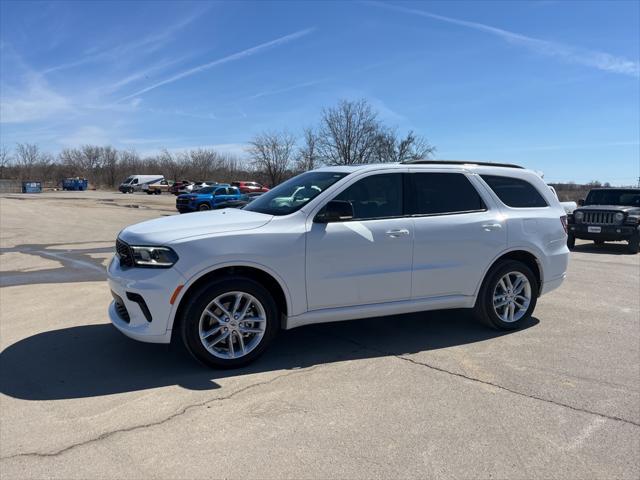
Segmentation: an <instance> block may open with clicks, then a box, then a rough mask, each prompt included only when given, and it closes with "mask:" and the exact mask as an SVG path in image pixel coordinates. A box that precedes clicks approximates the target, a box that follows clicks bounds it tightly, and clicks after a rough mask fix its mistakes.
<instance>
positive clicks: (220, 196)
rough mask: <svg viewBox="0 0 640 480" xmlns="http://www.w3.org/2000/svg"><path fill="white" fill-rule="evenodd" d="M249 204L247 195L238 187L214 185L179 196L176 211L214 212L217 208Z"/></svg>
mask: <svg viewBox="0 0 640 480" xmlns="http://www.w3.org/2000/svg"><path fill="white" fill-rule="evenodd" d="M247 203H248V199H247V198H246V195H243V194H242V193H240V190H238V189H237V188H236V187H230V186H228V185H214V186H212V187H204V188H201V189H200V190H198V191H197V192H193V193H185V194H183V195H178V198H176V209H177V210H178V211H179V212H180V213H187V212H197V211H204V210H213V209H215V208H226V207H233V208H237V207H242V206H244V205H246V204H247Z"/></svg>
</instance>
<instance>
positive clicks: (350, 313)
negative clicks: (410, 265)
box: [284, 295, 475, 330]
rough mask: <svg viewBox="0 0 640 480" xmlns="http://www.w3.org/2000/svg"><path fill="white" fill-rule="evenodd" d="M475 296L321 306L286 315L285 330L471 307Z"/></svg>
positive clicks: (448, 296)
mask: <svg viewBox="0 0 640 480" xmlns="http://www.w3.org/2000/svg"><path fill="white" fill-rule="evenodd" d="M474 303H475V297H472V296H466V295H447V296H443V297H432V298H421V299H412V300H402V301H399V302H387V303H375V304H370V305H358V306H355V307H337V308H323V309H320V310H312V311H309V312H305V313H302V314H300V315H295V316H293V317H287V318H286V319H285V322H284V328H285V330H290V329H292V328H296V327H301V326H302V325H310V324H313V323H327V322H338V321H343V320H356V319H359V318H368V317H382V316H386V315H399V314H402V313H414V312H424V311H428V310H445V309H449V308H473V305H474Z"/></svg>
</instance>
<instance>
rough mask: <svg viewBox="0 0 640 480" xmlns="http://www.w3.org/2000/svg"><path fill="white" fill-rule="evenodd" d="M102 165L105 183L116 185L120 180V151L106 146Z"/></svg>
mask: <svg viewBox="0 0 640 480" xmlns="http://www.w3.org/2000/svg"><path fill="white" fill-rule="evenodd" d="M100 156H101V160H100V167H101V173H102V178H101V179H100V180H101V181H102V183H103V184H104V185H108V186H109V187H115V186H116V184H117V182H118V178H117V175H118V151H117V150H116V149H115V148H113V147H111V146H108V147H104V148H102V151H101V155H100Z"/></svg>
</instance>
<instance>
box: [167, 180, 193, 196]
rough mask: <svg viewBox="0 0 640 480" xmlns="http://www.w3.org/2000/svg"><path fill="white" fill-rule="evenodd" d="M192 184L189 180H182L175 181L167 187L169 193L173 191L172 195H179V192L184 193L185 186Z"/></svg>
mask: <svg viewBox="0 0 640 480" xmlns="http://www.w3.org/2000/svg"><path fill="white" fill-rule="evenodd" d="M190 185H193V182H190V181H189V180H182V181H180V182H175V183H174V184H173V185H171V186H170V187H169V193H173V194H174V195H180V194H181V193H185V191H186V190H188V188H187V187H189V186H190Z"/></svg>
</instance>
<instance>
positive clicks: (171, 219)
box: [119, 208, 273, 245]
mask: <svg viewBox="0 0 640 480" xmlns="http://www.w3.org/2000/svg"><path fill="white" fill-rule="evenodd" d="M272 218H273V216H271V215H265V214H263V213H257V212H249V211H247V210H240V209H236V208H225V209H223V210H209V211H206V212H194V213H189V214H187V215H171V216H168V217H161V218H156V219H154V220H148V221H146V222H142V223H136V224H135V225H131V226H129V227H127V228H125V229H124V230H122V231H121V232H120V235H119V237H120V238H121V239H122V240H124V241H125V242H127V243H128V244H130V245H136V244H137V245H166V244H168V243H171V242H174V241H176V240H181V239H184V238H188V237H195V236H200V235H212V234H216V233H227V232H236V231H239V230H251V229H254V228H258V227H261V226H263V225H265V224H267V223H269V221H270V220H271V219H272Z"/></svg>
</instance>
